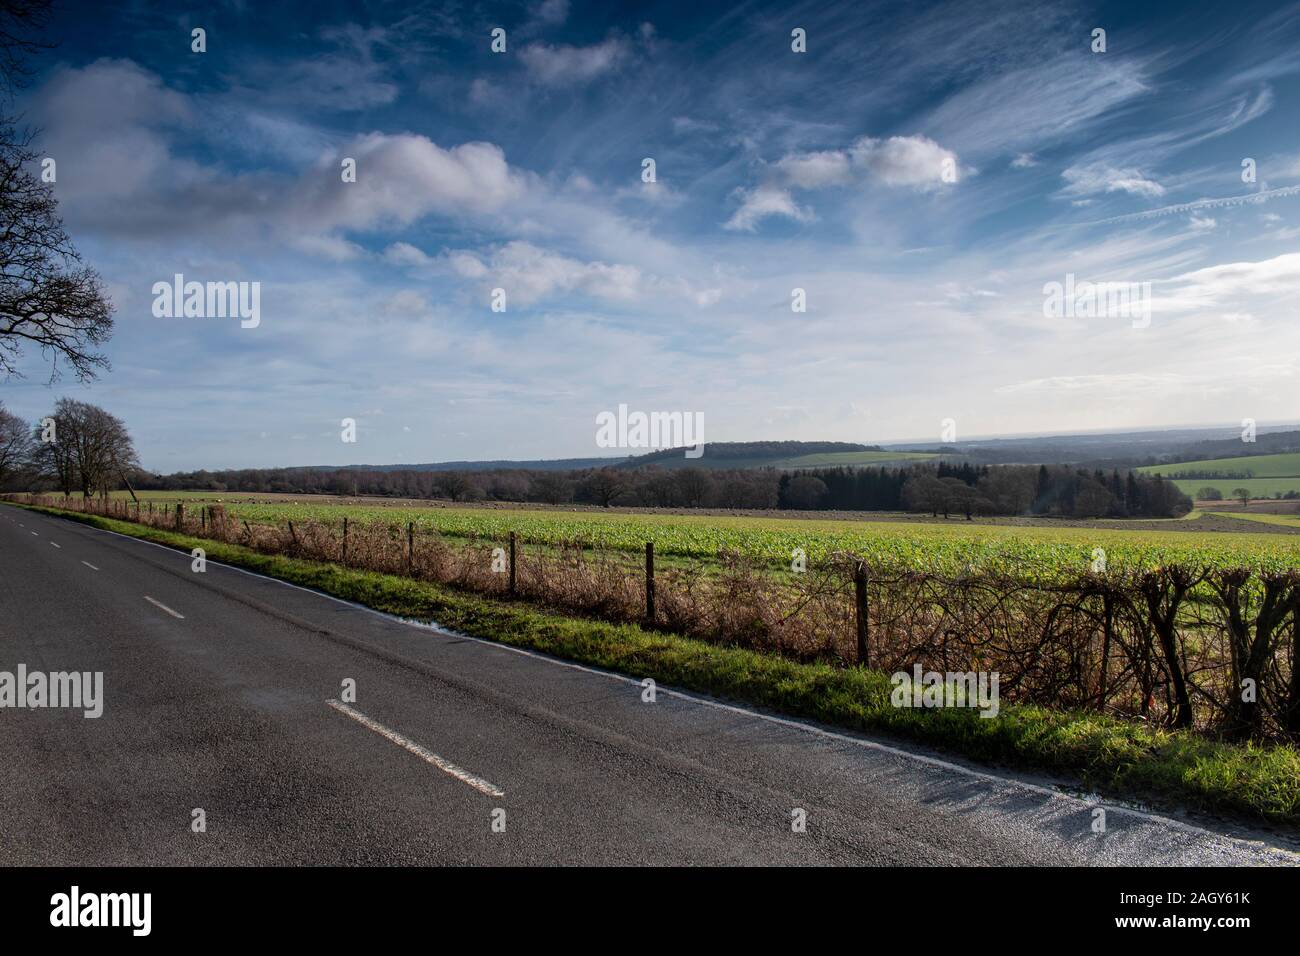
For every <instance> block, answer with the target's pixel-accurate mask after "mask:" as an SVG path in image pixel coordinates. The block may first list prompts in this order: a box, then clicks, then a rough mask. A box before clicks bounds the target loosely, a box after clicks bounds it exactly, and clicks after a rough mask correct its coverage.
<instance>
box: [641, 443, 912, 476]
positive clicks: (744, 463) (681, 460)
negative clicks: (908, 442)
mask: <svg viewBox="0 0 1300 956" xmlns="http://www.w3.org/2000/svg"><path fill="white" fill-rule="evenodd" d="M934 457H935V456H934V455H933V454H928V453H921V452H906V451H885V450H884V449H882V448H880V447H879V446H876V445H859V444H855V443H854V442H844V441H735V442H706V443H705V446H704V454H703V456H701V457H700V458H687V457H686V455H685V449H683V448H668V449H664V450H662V451H653V452H650V453H649V454H647V455H637V456H636V457H634V458H629V459H627V460H626V461H624V462H623V463H622V464H621V465H619V466H618V467H619V468H646V467H649V466H654V467H656V468H670V469H676V468H719V469H721V468H726V469H737V468H779V469H784V470H793V469H798V468H826V467H835V466H837V465H843V466H854V465H888V464H895V463H898V464H902V463H906V462H914V461H924V460H926V459H930V458H934Z"/></svg>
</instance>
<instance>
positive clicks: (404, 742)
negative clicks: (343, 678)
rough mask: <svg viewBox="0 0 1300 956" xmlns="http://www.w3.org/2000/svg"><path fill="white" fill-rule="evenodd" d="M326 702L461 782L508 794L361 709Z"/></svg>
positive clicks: (486, 791)
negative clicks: (374, 718) (373, 718)
mask: <svg viewBox="0 0 1300 956" xmlns="http://www.w3.org/2000/svg"><path fill="white" fill-rule="evenodd" d="M325 703H327V704H329V705H330V706H331V707H333V708H334V709H335V710H337V711H338V712H339V713H340V714H345V715H346V716H348V717H351V718H352V719H353V720H355V721H356V722H357V723H359V724H360V725H361V726H362V727H365V728H366V729H367V730H373V731H374V732H375V733H377V734H379V736H381V737H384V738H386V739H388V740H389V741H391V742H392V743H395V744H397V746H399V747H402V748H404V749H406V750H409V751H410V752H411V753H413V754H415V755H416V756H417V757H419V758H420V759H421V760H424V761H425V762H427V763H431V764H433V765H434V766H435V767H437V768H438V769H439V770H441V771H442V772H443V773H445V774H448V775H449V776H452V777H455V778H456V779H457V780H459V781H460V782H461V783H465V784H469V785H470V786H471V787H473V788H474V789H475V790H477V791H478V792H479V793H484V794H487V795H488V796H489V797H504V796H505V795H506V792H505V791H504V790H502V789H501V788H500V787H498V786H496V785H495V784H491V783H488V782H487V781H486V780H484V779H483V778H482V777H476V776H474V775H473V774H472V773H470V772H469V771H467V770H462V769H461V768H460V767H457V766H456V765H455V764H454V763H452V762H451V761H449V760H444V759H443V758H442V757H439V756H438V755H437V754H436V753H434V752H433V751H432V750H426V749H425V748H424V747H421V746H420V745H419V744H417V743H416V742H415V741H414V740H411V739H409V738H407V737H403V736H402V735H401V734H399V733H398V732H397V731H395V730H389V729H388V728H387V727H385V726H384V725H383V724H381V723H379V721H377V720H371V719H370V718H369V717H367V716H366V715H365V714H363V713H361V711H359V710H354V709H352V708H351V707H349V706H348V705H347V704H345V703H342V702H341V701H337V700H327V701H325Z"/></svg>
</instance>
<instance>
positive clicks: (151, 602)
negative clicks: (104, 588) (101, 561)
mask: <svg viewBox="0 0 1300 956" xmlns="http://www.w3.org/2000/svg"><path fill="white" fill-rule="evenodd" d="M95 570H96V571H98V570H99V568H96V569H95ZM144 599H145V600H146V601H148V602H149V603H150V604H152V605H153V606H154V607H159V608H162V609H163V610H164V611H166V612H167V613H168V614H170V615H171V616H172V617H175V618H179V619H180V620H182V621H183V620H185V615H184V614H177V613H176V612H175V611H173V610H172V609H171V608H169V607H168V606H167V605H166V604H163V603H162V602H161V601H155V600H154V599H153V598H151V597H150V596H149V595H147V594H146V595H145V596H144Z"/></svg>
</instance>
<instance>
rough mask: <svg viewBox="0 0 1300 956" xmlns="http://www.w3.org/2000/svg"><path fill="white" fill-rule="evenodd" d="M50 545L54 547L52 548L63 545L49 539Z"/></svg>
mask: <svg viewBox="0 0 1300 956" xmlns="http://www.w3.org/2000/svg"><path fill="white" fill-rule="evenodd" d="M50 546H51V547H54V548H62V547H63V545H61V544H59V543H58V542H57V541H51V542H50Z"/></svg>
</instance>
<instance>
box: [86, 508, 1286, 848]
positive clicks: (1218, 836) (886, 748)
mask: <svg viewBox="0 0 1300 956" xmlns="http://www.w3.org/2000/svg"><path fill="white" fill-rule="evenodd" d="M87 527H88V530H90V531H95V532H98V533H100V534H109V535H112V536H113V537H115V538H125V539H126V540H127V541H134V542H135V543H136V544H147V545H149V546H150V547H153V548H161V549H162V550H163V551H167V552H169V553H171V554H173V555H180V556H181V557H183V558H185V560H187V561H188V560H189V555H188V554H187V553H186V552H184V551H178V550H176V549H175V548H169V547H167V545H165V544H159V543H158V542H156V541H146V540H145V539H143V538H134V537H132V536H131V535H129V534H122V533H121V532H119V531H109V530H108V529H106V528H95V527H92V526H87ZM208 565H209V566H211V567H219V568H225V569H227V570H229V571H238V572H239V573H240V574H246V575H248V576H249V577H250V578H260V579H261V580H263V581H271V582H273V583H275V584H278V585H280V586H282V587H286V588H293V589H294V590H295V591H304V592H306V593H307V594H314V595H316V596H317V597H321V598H325V599H326V600H329V601H333V602H334V603H336V604H345V605H347V606H348V607H351V608H356V609H357V610H359V611H364V612H366V613H367V614H373V615H375V616H376V617H382V618H384V619H385V620H388V621H396V622H397V623H399V624H405V625H407V626H408V627H415V628H419V629H421V630H426V631H433V632H434V633H435V634H443V635H446V636H448V637H454V638H456V639H457V640H466V641H472V642H474V643H475V644H482V645H484V646H486V647H490V648H495V649H496V650H499V651H509V652H510V653H512V654H522V655H523V656H524V657H531V658H534V659H535V660H539V661H544V662H545V663H547V664H551V665H553V666H555V667H567V668H570V669H572V670H577V671H583V672H585V673H588V674H595V675H597V676H599V677H606V678H609V679H610V680H617V681H622V682H624V683H627V684H634V685H636V686H637V687H640V686H641V681H640V680H638V679H637V678H635V677H628V676H626V675H625V674H617V673H614V672H613V671H605V670H599V669H597V668H595V667H587V666H586V665H585V664H575V663H573V662H571V661H562V660H560V659H559V658H556V657H551V656H550V655H548V654H542V653H540V652H538V651H530V650H528V649H527V648H523V647H512V646H510V645H509V644H502V643H500V642H499V641H489V640H486V639H485V638H481V637H474V636H473V635H471V634H460V633H457V632H454V631H449V630H446V629H444V628H440V627H435V626H433V625H432V624H430V623H429V622H427V621H414V620H411V619H409V618H404V617H398V616H397V615H395V614H386V613H384V612H383V611H376V610H375V609H374V608H372V607H366V606H365V605H364V604H357V603H356V602H355V601H345V600H344V599H343V598H340V597H335V596H334V595H332V594H326V593H324V592H323V591H316V590H313V589H312V588H305V587H303V586H302V585H300V584H294V583H293V582H292V581H281V580H280V579H279V578H273V577H269V576H268V575H265V574H258V573H257V572H256V571H249V570H247V569H246V568H240V567H236V566H235V565H233V564H223V563H222V562H220V561H213V560H212V559H211V558H209V559H208ZM657 692H658V693H660V694H665V695H667V696H669V697H676V698H679V699H680V700H687V701H692V702H694V703H696V704H699V705H700V706H702V707H712V708H715V709H717V710H726V711H730V712H732V713H735V714H743V715H744V716H746V717H752V718H754V719H756V720H762V721H766V722H768V723H772V724H780V725H781V726H783V727H791V728H793V729H796V730H801V731H803V732H804V733H807V734H812V735H814V736H818V737H825V738H828V739H831V740H837V741H840V742H841V743H847V744H852V745H853V746H855V747H862V748H864V749H867V750H875V751H878V752H880V753H887V754H892V755H894V756H896V757H902V758H904V759H906V760H914V761H916V762H917V763H923V764H928V765H929V766H932V767H941V768H943V769H945V770H951V771H954V772H955V773H959V774H962V775H964V776H967V777H973V778H975V779H977V780H987V781H990V782H993V783H1000V784H1004V785H1007V786H1014V787H1020V788H1022V789H1025V790H1028V791H1030V792H1032V793H1037V794H1041V795H1043V796H1046V797H1051V798H1052V799H1053V800H1064V801H1066V802H1067V803H1072V804H1075V805H1076V806H1078V807H1079V808H1080V810H1091V809H1092V808H1093V807H1105V808H1106V812H1107V813H1108V814H1117V815H1119V816H1125V817H1135V818H1137V819H1139V820H1147V821H1149V822H1151V823H1158V824H1160V825H1161V826H1166V827H1169V828H1170V829H1174V830H1178V831H1180V832H1183V833H1187V834H1191V835H1194V836H1198V837H1211V838H1213V839H1215V840H1219V841H1223V842H1227V843H1233V844H1237V845H1238V846H1242V847H1249V848H1251V849H1253V850H1256V851H1260V850H1263V851H1266V852H1268V853H1270V854H1275V855H1281V856H1283V857H1286V858H1287V859H1290V860H1297V859H1300V854H1298V853H1296V852H1295V851H1293V850H1288V849H1286V848H1285V847H1279V846H1276V845H1274V844H1269V843H1265V842H1264V841H1262V840H1254V839H1247V838H1245V837H1238V836H1231V835H1229V834H1226V833H1216V832H1215V831H1213V830H1207V829H1206V828H1205V827H1200V826H1197V825H1196V824H1194V823H1184V822H1183V821H1182V820H1175V819H1173V818H1172V817H1167V816H1163V815H1161V814H1159V813H1153V812H1151V811H1150V810H1140V809H1138V808H1136V807H1126V806H1121V805H1119V804H1113V803H1107V802H1106V801H1105V800H1104V799H1100V798H1099V799H1092V800H1089V799H1085V798H1083V797H1076V796H1075V795H1074V794H1072V793H1066V792H1064V791H1062V790H1054V789H1052V788H1050V787H1044V786H1040V785H1039V784H1036V783H1030V782H1029V781H1028V780H1021V779H1019V778H1017V777H1003V776H998V775H997V774H994V773H986V772H984V771H981V770H975V769H974V768H972V767H964V766H962V765H961V764H959V763H952V762H950V761H947V760H942V759H940V758H938V757H930V756H926V755H925V754H918V753H914V752H912V751H910V750H903V749H902V748H900V747H891V746H890V745H889V744H882V743H879V742H878V741H875V740H868V739H866V738H864V737H851V736H849V735H848V734H842V733H836V732H835V731H833V730H827V729H825V728H823V727H817V726H815V725H813V724H808V723H804V722H803V721H800V720H791V719H787V718H785V717H777V716H775V715H773V714H764V713H761V712H759V711H756V710H750V709H748V708H746V707H737V706H735V705H732V704H724V703H722V702H721V701H717V700H711V699H709V698H707V697H701V696H698V695H696V694H690V693H687V692H685V691H680V690H672V689H671V688H667V687H662V686H660V687H659V688H658V690H657Z"/></svg>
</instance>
